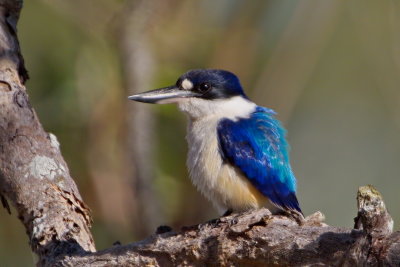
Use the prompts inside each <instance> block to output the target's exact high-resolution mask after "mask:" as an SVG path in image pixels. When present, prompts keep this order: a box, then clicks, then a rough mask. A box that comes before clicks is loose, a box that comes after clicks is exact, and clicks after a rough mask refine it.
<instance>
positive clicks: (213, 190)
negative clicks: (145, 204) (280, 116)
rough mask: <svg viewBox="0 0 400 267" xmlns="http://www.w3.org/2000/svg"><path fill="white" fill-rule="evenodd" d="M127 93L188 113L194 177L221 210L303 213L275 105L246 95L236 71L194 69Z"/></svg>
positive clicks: (192, 173)
mask: <svg viewBox="0 0 400 267" xmlns="http://www.w3.org/2000/svg"><path fill="white" fill-rule="evenodd" d="M128 98H129V99H130V100H134V101H138V102H144V103H152V104H167V103H176V104H177V106H178V108H179V109H180V110H181V111H182V112H184V113H185V114H186V115H187V118H188V127H187V136H186V139H187V142H188V156H187V167H188V169H189V174H190V178H191V180H192V182H193V184H194V185H195V186H196V187H197V189H198V190H199V191H200V192H201V193H202V194H203V195H204V196H205V197H206V198H208V199H209V200H210V201H211V202H212V203H213V204H214V206H215V207H216V209H217V210H218V211H219V213H220V214H221V215H229V214H231V213H232V212H242V211H247V210H251V209H258V208H261V207H266V208H268V209H269V210H270V211H271V212H272V213H275V214H276V213H282V212H283V213H289V214H298V215H300V216H301V217H303V216H302V211H301V209H300V205H299V202H298V200H297V197H296V178H295V176H294V174H293V171H292V168H291V166H290V162H289V155H288V151H289V146H288V143H287V142H286V139H285V135H286V131H285V129H284V128H283V127H282V125H281V123H280V122H279V121H278V120H277V119H276V118H275V115H276V113H275V112H274V111H273V110H272V109H269V108H265V107H261V106H258V105H256V104H255V103H254V102H252V101H251V100H250V99H249V98H248V97H247V95H246V94H245V93H244V91H243V88H242V85H241V83H240V81H239V79H238V77H237V76H236V75H235V74H233V73H232V72H229V71H226V70H219V69H195V70H190V71H188V72H186V73H185V74H183V75H182V76H181V77H179V79H178V80H177V82H176V83H175V85H172V86H168V87H165V88H161V89H155V90H151V91H147V92H143V93H139V94H136V95H132V96H129V97H128Z"/></svg>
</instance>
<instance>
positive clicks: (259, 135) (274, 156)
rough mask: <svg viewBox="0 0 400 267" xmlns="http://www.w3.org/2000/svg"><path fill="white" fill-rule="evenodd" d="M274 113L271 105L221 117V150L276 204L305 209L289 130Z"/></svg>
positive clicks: (218, 129) (219, 137)
mask: <svg viewBox="0 0 400 267" xmlns="http://www.w3.org/2000/svg"><path fill="white" fill-rule="evenodd" d="M274 114H275V112H274V111H273V110H271V109H267V108H263V107H257V109H256V110H255V111H254V112H253V113H252V114H251V116H250V118H246V119H239V120H237V121H233V120H230V119H223V120H221V121H220V122H219V123H218V127H217V133H218V139H219V145H220V153H221V156H222V157H223V158H224V160H225V161H226V162H228V163H230V164H232V165H234V166H236V167H238V168H239V169H240V170H241V171H242V172H243V173H244V174H245V176H246V177H247V178H248V179H249V180H250V182H251V183H252V184H253V185H254V186H255V187H256V188H257V189H258V190H259V191H260V192H261V193H262V194H263V195H265V196H267V197H268V198H269V199H270V200H271V201H272V203H274V204H275V205H276V206H278V207H280V208H282V209H289V210H296V211H298V212H301V209H300V206H299V203H298V201H297V198H296V178H295V177H294V174H293V172H292V169H291V167H290V163H289V156H288V150H289V146H288V144H287V142H286V140H285V134H286V131H285V129H284V128H283V127H282V126H281V124H280V122H279V121H278V120H276V119H275V118H274Z"/></svg>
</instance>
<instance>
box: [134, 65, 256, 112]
mask: <svg viewBox="0 0 400 267" xmlns="http://www.w3.org/2000/svg"><path fill="white" fill-rule="evenodd" d="M129 99H130V100H135V101H138V102H144V103H152V104H167V103H178V106H179V108H180V109H181V110H182V111H184V112H186V113H188V114H189V116H191V117H193V118H196V117H201V116H207V115H210V114H212V113H216V112H221V110H223V109H226V108H228V107H231V108H235V107H234V106H235V105H236V108H239V106H237V105H240V103H241V102H243V103H245V102H246V103H247V102H249V101H248V99H247V96H246V95H245V93H244V92H243V89H242V86H241V84H240V81H239V79H238V77H236V75H235V74H233V73H232V72H229V71H226V70H217V69H197V70H190V71H188V72H186V73H185V74H183V75H182V76H181V77H179V79H178V80H177V82H176V84H175V85H172V86H168V87H165V88H161V89H156V90H151V91H147V92H144V93H140V94H136V95H132V96H130V97H129ZM239 102H240V103H239Z"/></svg>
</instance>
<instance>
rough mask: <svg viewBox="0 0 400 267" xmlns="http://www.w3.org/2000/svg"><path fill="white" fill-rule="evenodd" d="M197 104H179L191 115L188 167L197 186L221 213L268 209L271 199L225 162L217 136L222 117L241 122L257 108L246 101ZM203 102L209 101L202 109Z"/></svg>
mask: <svg viewBox="0 0 400 267" xmlns="http://www.w3.org/2000/svg"><path fill="white" fill-rule="evenodd" d="M231 100H232V99H231ZM194 101H195V102H189V101H187V102H183V103H179V107H180V109H181V110H183V111H185V112H186V113H188V115H189V125H188V132H187V141H188V145H189V151H188V157H187V166H188V169H189V174H190V178H191V180H192V182H193V184H194V185H195V186H196V187H197V188H198V189H199V190H200V191H201V193H202V194H203V195H204V196H205V197H207V198H208V199H209V200H211V201H212V202H213V204H214V205H215V207H216V208H217V209H218V211H219V212H221V213H223V212H225V211H226V210H227V209H233V210H235V211H241V210H247V209H250V208H258V207H261V206H265V205H266V203H267V199H266V198H265V197H264V196H263V195H262V194H260V193H259V192H258V190H257V189H255V188H254V187H253V186H252V185H251V183H250V182H249V181H248V180H247V178H246V177H244V176H243V174H242V173H241V172H240V171H238V170H237V169H235V168H234V167H232V166H230V165H229V164H224V163H223V161H222V158H221V155H220V152H219V147H218V137H217V126H218V122H219V121H220V120H221V119H222V118H229V119H232V120H237V119H238V118H245V117H248V116H249V115H250V114H251V112H253V111H254V109H255V107H256V105H255V104H254V103H252V102H249V101H248V100H245V99H243V98H240V99H237V98H235V99H233V100H232V101H231V102H230V103H225V104H227V105H223V106H219V107H218V106H216V105H217V104H218V103H216V102H214V101H207V100H198V99H196V100H194ZM202 101H206V103H205V105H203V106H199V105H198V104H199V102H200V104H201V103H202ZM221 101H229V100H221ZM206 105H207V106H208V108H206Z"/></svg>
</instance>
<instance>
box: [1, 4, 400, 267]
mask: <svg viewBox="0 0 400 267" xmlns="http://www.w3.org/2000/svg"><path fill="white" fill-rule="evenodd" d="M399 12H400V2H398V1H394V0H393V1H389V0H382V1H375V0H363V1H353V0H352V1H344V0H343V1H340V0H335V1H328V0H326V1H318V0H299V1H295V0H254V1H244V0H218V1H215V0H201V1H183V0H158V1H157V0H154V1H153V0H142V1H133V0H132V1H122V0H118V1H117V0H108V1H106V0H85V1H78V0H70V1H62V0H29V1H25V6H24V8H23V11H22V14H21V18H20V21H19V27H18V29H19V38H20V43H21V46H22V53H23V55H24V58H25V62H26V66H27V68H28V70H29V73H30V77H31V78H30V80H29V81H28V82H27V88H28V92H29V95H30V98H31V102H32V104H33V106H34V108H35V109H36V111H37V113H38V115H39V118H40V119H41V122H42V123H43V125H44V128H45V129H46V130H47V131H49V132H52V133H54V134H55V135H56V136H57V137H58V138H59V141H60V143H61V148H62V152H63V155H64V157H65V159H66V161H67V163H68V164H69V167H70V171H71V173H72V175H73V177H74V178H75V181H76V182H77V184H78V186H79V189H80V192H81V195H82V196H83V198H84V200H85V201H86V203H87V204H88V205H89V206H90V207H91V209H92V211H93V218H94V224H93V233H94V238H95V241H96V246H97V248H98V249H103V248H106V247H109V246H111V245H112V244H113V243H114V242H115V241H117V240H118V241H121V242H122V243H127V242H132V241H135V240H139V239H141V238H143V237H145V236H147V235H149V234H150V233H152V232H154V230H155V228H156V226H158V225H161V224H166V225H170V226H172V227H173V228H174V229H179V228H180V227H181V226H184V225H190V224H197V223H200V222H204V221H206V220H209V219H212V218H215V217H216V216H217V214H216V212H215V211H214V210H213V209H212V206H211V204H210V203H209V202H207V201H206V200H205V199H204V198H203V197H202V196H201V195H200V194H199V193H198V192H196V190H195V189H194V188H193V186H192V185H191V184H190V181H189V179H188V177H187V171H186V167H185V154H186V141H185V139H184V138H185V128H186V121H185V117H184V115H182V114H180V113H179V112H178V111H177V109H176V107H174V106H168V105H165V106H151V105H144V104H139V103H133V102H129V101H128V100H127V96H128V95H130V94H133V93H134V92H140V91H144V90H149V89H151V88H156V87H160V86H166V85H169V84H172V83H175V81H176V79H177V78H178V76H179V75H181V74H182V73H183V72H185V71H187V70H188V69H193V68H210V67H212V68H223V69H228V70H231V71H233V72H235V73H236V74H237V75H238V76H239V77H240V78H241V81H242V84H243V86H244V87H245V90H246V91H247V93H248V95H249V96H250V98H252V99H253V100H254V101H255V102H257V103H258V104H260V105H264V106H267V107H270V108H273V109H275V110H276V111H277V112H278V114H279V115H278V118H279V119H280V120H282V121H283V123H284V125H285V127H286V128H287V129H288V133H289V135H288V139H289V142H290V144H291V148H292V150H291V162H292V166H293V169H294V171H295V174H296V176H297V179H298V192H299V193H298V196H299V200H300V203H301V206H302V209H303V211H304V212H305V214H310V213H312V212H314V211H317V210H320V211H322V212H323V213H324V214H325V215H326V217H327V222H328V223H329V224H331V225H336V226H346V227H351V226H352V225H353V217H354V216H355V215H356V200H355V197H356V191H357V188H358V186H361V185H366V184H373V185H375V186H376V187H377V188H378V190H379V191H380V192H381V193H382V194H383V196H384V198H385V200H386V204H387V206H388V208H389V211H390V212H391V214H392V215H393V217H394V219H395V228H396V229H399V222H400V208H399V206H398V203H399V199H400V197H399V192H398V190H399V188H400V179H399V170H400V138H399V137H400V108H399V107H400V88H399V85H400V31H399V28H400V13H399ZM32 265H33V256H32V254H31V252H30V249H29V246H28V238H27V236H26V234H25V231H24V229H23V227H22V224H21V223H20V222H19V221H18V219H17V218H16V215H15V212H14V213H13V215H11V216H9V215H8V214H7V212H6V211H5V210H0V266H32Z"/></svg>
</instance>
